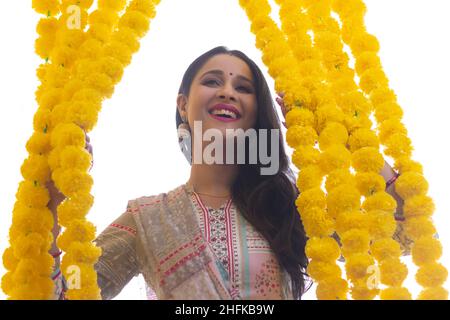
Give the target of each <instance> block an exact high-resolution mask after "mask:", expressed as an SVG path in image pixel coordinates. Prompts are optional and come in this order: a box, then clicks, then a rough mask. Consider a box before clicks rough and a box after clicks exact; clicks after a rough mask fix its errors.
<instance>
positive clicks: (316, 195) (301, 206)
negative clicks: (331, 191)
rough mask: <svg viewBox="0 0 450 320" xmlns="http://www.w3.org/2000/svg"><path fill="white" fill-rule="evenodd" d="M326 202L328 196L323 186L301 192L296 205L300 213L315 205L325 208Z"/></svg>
mask: <svg viewBox="0 0 450 320" xmlns="http://www.w3.org/2000/svg"><path fill="white" fill-rule="evenodd" d="M326 204H327V202H326V196H325V193H324V192H323V191H322V189H321V188H314V189H309V190H306V191H304V192H302V193H300V195H299V196H298V198H297V199H296V200H295V205H296V206H297V208H298V210H299V212H300V213H301V212H303V210H305V209H309V208H313V207H319V208H321V209H325V207H326Z"/></svg>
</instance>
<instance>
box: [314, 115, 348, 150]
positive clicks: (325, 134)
mask: <svg viewBox="0 0 450 320" xmlns="http://www.w3.org/2000/svg"><path fill="white" fill-rule="evenodd" d="M347 139H348V132H347V129H346V128H345V127H344V126H343V125H342V124H340V123H338V122H329V123H327V125H326V127H325V128H324V129H323V130H322V132H321V133H320V136H319V146H320V149H321V150H325V149H327V148H328V147H330V146H332V145H337V144H343V145H345V144H346V143H347Z"/></svg>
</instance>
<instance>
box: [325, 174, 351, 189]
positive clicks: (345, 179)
mask: <svg viewBox="0 0 450 320" xmlns="http://www.w3.org/2000/svg"><path fill="white" fill-rule="evenodd" d="M354 178H355V177H354V176H353V175H352V174H351V173H350V171H349V170H348V169H347V168H345V169H336V170H333V171H331V172H330V173H329V174H328V176H327V177H326V181H325V189H326V190H327V191H328V192H330V191H331V190H332V189H334V188H336V187H338V186H340V185H342V184H348V185H354V184H355V180H354Z"/></svg>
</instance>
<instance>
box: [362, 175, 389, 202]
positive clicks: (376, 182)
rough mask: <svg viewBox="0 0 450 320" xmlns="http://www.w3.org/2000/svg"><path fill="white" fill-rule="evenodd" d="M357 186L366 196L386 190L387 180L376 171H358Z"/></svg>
mask: <svg viewBox="0 0 450 320" xmlns="http://www.w3.org/2000/svg"><path fill="white" fill-rule="evenodd" d="M355 181H356V187H357V188H358V190H359V192H361V194H362V195H364V196H365V197H369V196H371V195H373V194H375V193H377V192H380V191H384V190H385V188H386V182H385V181H384V178H383V177H382V176H381V175H379V174H377V173H375V172H358V173H356V175H355Z"/></svg>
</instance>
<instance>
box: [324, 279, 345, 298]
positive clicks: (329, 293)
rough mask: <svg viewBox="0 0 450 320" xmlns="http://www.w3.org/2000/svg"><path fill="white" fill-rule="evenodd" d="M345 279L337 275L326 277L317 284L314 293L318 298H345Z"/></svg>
mask: <svg viewBox="0 0 450 320" xmlns="http://www.w3.org/2000/svg"><path fill="white" fill-rule="evenodd" d="M347 292H348V284H347V281H345V280H344V279H341V278H339V277H336V278H328V279H325V280H323V281H320V282H319V283H318V284H317V289H316V295H317V299H319V300H347Z"/></svg>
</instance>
